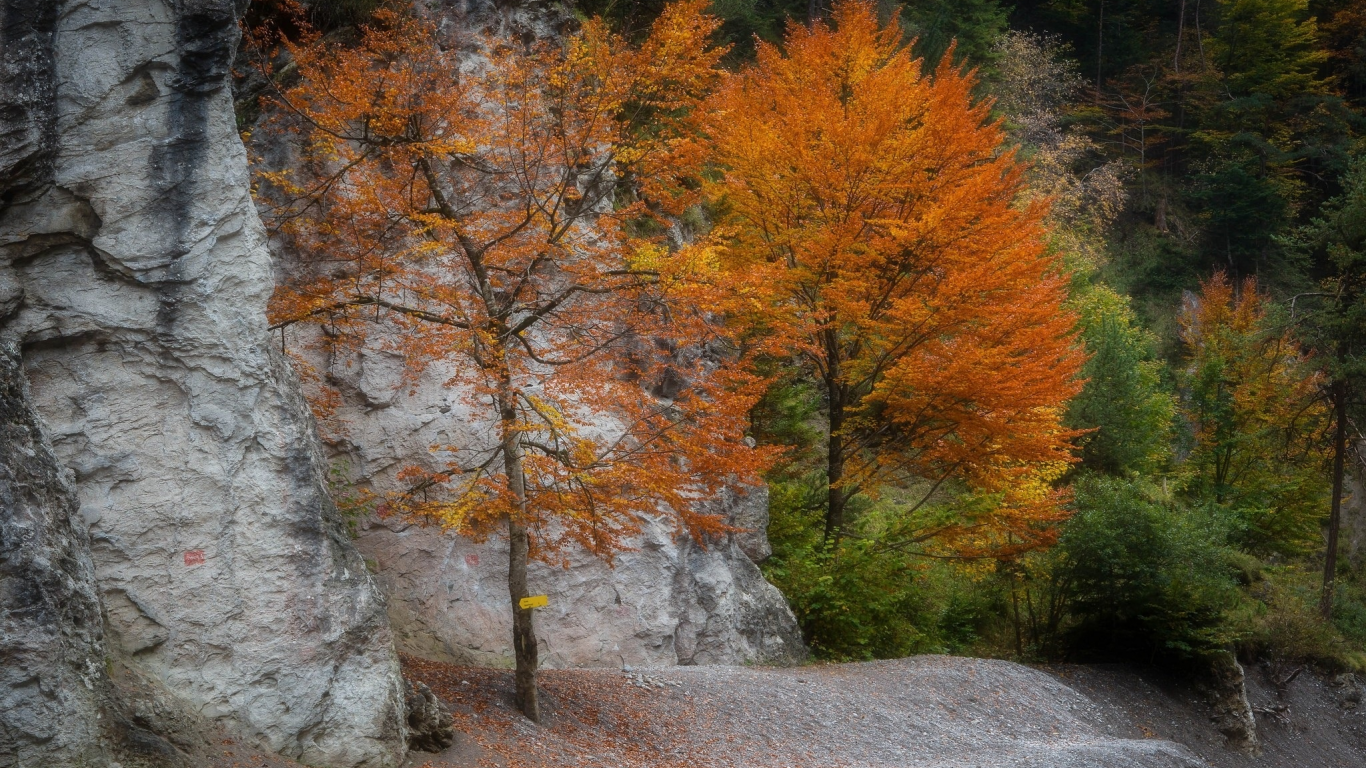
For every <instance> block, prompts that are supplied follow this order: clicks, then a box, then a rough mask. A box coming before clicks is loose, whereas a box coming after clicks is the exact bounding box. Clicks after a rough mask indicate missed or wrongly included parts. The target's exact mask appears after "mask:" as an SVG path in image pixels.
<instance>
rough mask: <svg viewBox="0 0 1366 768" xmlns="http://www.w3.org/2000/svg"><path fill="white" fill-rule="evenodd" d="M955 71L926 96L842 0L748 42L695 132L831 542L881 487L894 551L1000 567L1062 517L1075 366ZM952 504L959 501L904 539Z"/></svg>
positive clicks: (1028, 220)
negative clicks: (815, 391) (815, 414)
mask: <svg viewBox="0 0 1366 768" xmlns="http://www.w3.org/2000/svg"><path fill="white" fill-rule="evenodd" d="M951 58H952V57H951V55H946V56H945V57H944V62H943V63H942V64H941V65H940V66H939V67H938V69H936V70H935V71H934V72H933V76H932V77H931V76H927V75H926V73H924V72H922V68H921V63H920V62H919V61H917V60H914V59H913V58H912V56H911V54H910V51H909V47H907V46H904V45H902V44H901V31H900V29H899V28H898V27H897V26H896V25H894V24H889V25H887V26H879V24H878V21H877V17H876V12H875V9H874V6H873V5H872V4H870V3H866V2H856V1H854V0H845V1H844V2H841V3H839V4H837V5H836V6H835V8H834V10H833V12H832V16H831V23H830V24H828V25H827V24H826V23H815V24H813V25H812V26H811V27H810V28H809V29H808V28H806V27H803V26H800V25H797V24H790V25H789V26H788V29H787V35H786V39H785V43H784V46H783V47H782V48H779V47H778V46H774V45H769V44H764V43H760V44H759V46H758V61H757V63H756V64H755V65H753V66H752V67H750V68H748V69H746V70H745V71H744V72H742V73H740V74H739V75H737V76H734V77H731V78H728V80H727V81H726V82H725V83H724V84H723V86H722V87H721V88H720V89H719V91H718V92H717V94H716V95H715V96H714V97H713V98H712V100H711V101H710V102H709V104H708V111H707V113H706V117H705V118H704V120H703V124H704V125H703V131H704V133H705V134H706V136H707V137H708V139H709V143H710V148H711V151H712V153H713V155H714V158H715V161H716V162H717V163H718V164H719V166H720V168H721V169H722V170H723V172H724V174H723V176H722V177H721V178H720V180H719V181H716V182H715V183H713V184H712V185H711V188H710V190H709V192H710V195H711V197H712V199H713V200H714V202H715V205H716V207H717V209H718V210H720V211H722V213H723V216H722V219H721V222H720V226H719V227H718V228H717V230H716V236H717V241H718V243H719V244H721V245H723V246H724V253H725V254H726V255H727V262H728V266H729V268H730V269H732V270H733V271H734V273H735V274H736V276H737V279H736V282H737V283H738V284H740V285H743V286H745V287H746V290H747V291H748V292H749V297H750V299H751V301H752V305H753V306H754V307H755V308H756V310H755V311H754V312H753V313H751V315H750V316H749V317H748V318H747V320H748V321H749V325H750V327H751V328H753V329H757V330H761V331H763V332H765V333H767V334H768V335H767V339H768V341H767V351H768V352H769V353H770V354H771V355H773V356H774V357H775V358H791V357H795V358H796V359H797V360H799V361H800V364H801V365H803V366H804V367H805V369H806V370H809V371H810V372H812V373H813V374H814V377H815V378H816V379H817V380H818V381H819V383H820V388H821V390H822V393H821V394H822V396H823V405H824V411H825V416H826V419H827V421H828V432H827V435H828V443H827V446H826V457H825V461H824V464H825V471H826V477H827V479H828V492H827V497H826V499H825V500H824V502H825V503H824V507H825V537H826V541H827V542H835V543H838V541H839V539H840V537H841V535H842V534H843V533H844V532H845V529H846V527H847V525H848V521H847V520H846V519H845V518H846V509H847V508H848V505H849V502H850V500H851V499H852V498H854V497H855V496H857V495H859V494H869V495H872V494H877V493H878V491H879V488H883V487H889V486H895V487H900V488H903V489H905V488H920V489H922V490H923V493H922V494H920V495H919V496H918V497H917V499H918V500H917V499H912V500H911V501H908V502H906V503H905V505H904V506H903V511H904V512H905V514H903V515H902V523H901V525H900V527H899V530H897V531H896V532H895V533H894V535H893V536H892V538H893V539H894V541H891V542H889V543H888V546H893V547H899V548H918V549H920V551H924V549H923V547H924V546H927V545H928V544H929V543H930V542H938V543H940V544H942V545H945V546H949V547H950V548H951V549H952V552H953V553H954V554H957V555H981V554H987V553H992V554H997V555H1002V554H1008V553H1010V552H1018V551H1021V550H1023V549H1028V548H1031V547H1036V546H1040V545H1043V544H1046V543H1048V542H1049V541H1051V537H1052V536H1054V535H1055V533H1054V530H1053V529H1054V527H1055V526H1054V525H1053V524H1054V523H1056V522H1057V521H1058V520H1060V519H1062V518H1063V517H1064V512H1063V511H1062V510H1061V508H1060V506H1059V501H1060V499H1059V495H1058V494H1057V493H1055V492H1054V491H1052V490H1051V489H1050V485H1051V482H1052V481H1053V480H1056V479H1057V478H1058V477H1060V476H1061V475H1062V474H1063V471H1064V470H1065V468H1066V467H1067V465H1068V464H1069V462H1070V461H1071V460H1072V457H1071V453H1070V449H1071V445H1070V442H1069V441H1070V439H1071V438H1072V437H1073V436H1074V435H1075V434H1076V433H1074V432H1071V431H1069V430H1067V429H1065V428H1064V427H1063V426H1062V424H1061V418H1062V414H1063V408H1064V406H1065V404H1066V402H1067V400H1068V399H1069V398H1070V397H1071V396H1072V395H1074V394H1075V393H1076V392H1077V391H1078V389H1079V387H1080V382H1079V381H1078V380H1077V373H1078V369H1079V365H1080V363H1081V360H1082V357H1081V354H1080V353H1079V352H1078V350H1077V348H1076V344H1075V343H1074V334H1073V321H1074V318H1073V317H1072V315H1071V314H1069V313H1068V312H1066V311H1064V310H1063V309H1062V302H1063V300H1064V298H1065V296H1066V288H1065V286H1066V279H1065V276H1064V275H1063V274H1062V272H1061V271H1060V268H1059V266H1058V265H1057V263H1056V262H1055V259H1054V258H1053V257H1052V256H1051V255H1049V254H1048V253H1047V252H1046V250H1045V247H1044V233H1043V231H1042V229H1041V225H1040V220H1041V218H1042V217H1043V215H1044V212H1045V210H1044V206H1042V205H1039V204H1029V205H1026V206H1024V207H1016V206H1015V205H1014V203H1015V202H1016V201H1017V200H1018V199H1019V198H1020V192H1021V184H1022V173H1023V169H1022V168H1021V165H1020V163H1018V162H1017V161H1016V160H1015V158H1014V156H1013V154H1012V153H1010V152H1007V151H1004V150H1003V148H1002V134H1001V131H1000V129H999V128H998V127H997V126H996V125H995V124H992V123H990V122H989V120H988V110H989V105H988V104H985V103H978V104H973V102H972V96H971V92H972V85H973V79H972V77H971V75H966V74H963V73H960V72H959V71H958V70H956V69H955V68H954V67H953V66H952V65H951V63H950V60H951ZM954 487H957V488H958V489H959V490H960V491H962V492H963V493H965V494H966V495H967V496H968V497H971V498H973V499H974V501H973V502H972V503H970V504H966V505H964V506H963V507H962V508H961V509H960V512H959V513H958V514H956V515H953V516H950V517H947V518H946V517H945V516H944V515H934V516H932V517H933V519H931V520H928V521H926V520H923V519H922V520H921V521H920V522H918V523H917V522H912V521H913V520H915V519H916V518H914V513H915V512H916V511H917V510H919V509H921V507H922V506H923V505H925V504H926V503H927V502H929V501H930V500H931V498H932V497H935V494H940V495H941V496H942V494H943V493H944V491H945V490H946V489H948V488H954ZM959 498H962V497H961V496H960V497H959Z"/></svg>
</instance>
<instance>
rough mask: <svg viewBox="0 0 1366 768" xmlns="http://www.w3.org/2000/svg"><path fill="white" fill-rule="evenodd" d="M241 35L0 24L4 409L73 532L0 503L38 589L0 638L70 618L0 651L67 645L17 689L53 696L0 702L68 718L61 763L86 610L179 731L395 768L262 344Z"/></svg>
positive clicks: (72, 730)
mask: <svg viewBox="0 0 1366 768" xmlns="http://www.w3.org/2000/svg"><path fill="white" fill-rule="evenodd" d="M239 10H240V9H239V8H238V7H237V5H236V4H235V3H234V2H233V0H165V1H164V2H163V1H161V0H120V1H119V2H109V1H108V0H63V1H61V2H56V1H54V0H5V2H4V3H3V5H2V6H0V14H2V15H0V37H2V38H3V40H0V50H2V51H3V56H4V60H3V65H0V66H2V67H3V68H2V69H0V137H3V138H0V340H3V341H5V342H7V343H9V344H11V345H12V346H13V347H15V348H17V349H19V350H21V357H22V366H23V369H24V371H25V372H26V373H27V377H28V379H29V380H30V383H31V395H27V396H25V397H23V398H22V400H23V401H24V402H23V404H22V407H23V408H25V409H27V408H32V410H33V411H35V412H36V413H37V416H38V419H39V420H40V421H41V422H42V424H43V425H44V426H45V429H46V433H47V436H48V438H49V439H50V443H51V449H52V455H53V456H55V458H56V460H57V461H58V462H60V464H61V465H62V466H64V467H66V468H69V469H70V470H71V471H72V472H74V489H75V493H76V495H77V498H78V499H79V508H80V512H81V517H80V519H79V520H77V521H75V522H74V523H73V522H70V521H68V522H63V515H64V514H66V512H67V511H68V510H67V508H66V507H65V506H63V505H64V504H67V503H68V502H66V501H63V500H62V499H61V498H60V497H59V496H51V497H50V498H46V497H45V499H37V498H36V497H35V498H34V499H29V500H27V501H25V500H24V499H23V498H20V499H19V500H18V501H17V502H16V501H15V500H13V499H11V498H6V499H5V500H4V503H5V505H6V509H5V510H4V511H5V517H4V520H5V522H6V525H7V526H8V527H7V528H6V532H5V536H6V537H7V539H6V541H5V542H4V551H5V553H6V557H18V558H20V559H23V558H30V559H32V558H37V559H34V560H32V562H35V563H36V562H39V561H40V560H42V559H43V558H46V559H47V560H48V561H51V562H52V563H53V565H52V566H51V569H50V570H49V571H47V572H44V571H42V570H41V569H38V570H34V568H31V567H29V566H23V567H22V568H21V570H24V569H26V571H25V572H31V573H32V574H33V578H34V579H38V580H40V581H41V580H46V581H45V582H44V584H45V586H42V587H41V589H40V588H39V587H38V586H33V587H32V589H30V588H29V586H26V582H24V581H23V580H22V579H20V580H16V578H17V577H15V576H14V574H15V573H16V571H14V570H13V569H12V568H9V566H8V565H7V570H6V571H5V572H4V573H3V574H2V575H3V577H4V579H5V580H4V586H3V590H0V594H3V596H4V600H5V601H6V604H5V605H4V606H3V608H4V611H6V612H8V611H11V610H12V606H16V605H21V604H26V603H24V601H25V600H30V598H32V600H36V601H37V602H34V603H33V605H35V606H40V607H41V606H43V605H47V606H52V605H61V606H62V608H61V610H62V611H64V612H65V615H62V616H52V617H45V616H43V615H41V613H42V610H46V609H40V608H35V610H37V611H38V613H37V614H35V618H34V620H35V621H39V622H40V623H42V622H46V625H49V626H47V628H44V627H42V626H37V625H35V626H36V628H34V629H33V630H32V633H30V634H29V635H24V634H23V632H22V631H19V630H14V632H17V633H18V634H12V633H11V629H10V628H9V627H8V626H7V627H6V629H5V631H6V634H5V635H4V638H3V643H4V646H5V652H6V653H10V652H11V650H10V649H11V647H13V648H17V650H15V651H13V652H14V653H19V654H23V653H25V651H24V647H26V645H25V644H26V643H30V642H31V641H30V639H26V638H38V637H39V636H40V635H41V634H42V633H43V632H48V633H49V634H52V633H55V634H52V637H54V638H58V639H60V641H61V642H60V644H58V645H54V646H53V647H52V648H51V650H50V651H48V652H47V653H48V654H49V656H48V657H46V658H45V659H37V658H35V659H34V660H33V661H32V662H31V663H33V664H36V665H38V666H37V667H35V674H37V675H39V676H40V677H41V676H42V675H44V674H46V673H45V672H44V671H43V670H44V669H45V668H46V669H50V670H53V672H52V674H53V675H57V677H53V678H51V679H52V680H53V681H57V680H59V679H60V680H61V681H63V682H61V683H60V684H59V685H57V683H55V682H54V685H57V688H58V689H60V690H61V691H63V692H64V693H62V694H60V695H56V697H55V698H53V699H52V700H51V701H50V702H46V703H43V702H39V703H38V704H32V702H33V701H37V700H31V701H30V702H29V703H22V702H21V704H22V706H23V707H30V705H32V706H34V707H37V706H40V705H41V706H44V707H48V709H47V710H43V711H47V712H50V713H53V714H54V715H61V716H62V717H61V722H62V724H63V725H62V728H63V730H64V734H63V735H62V736H61V737H60V739H59V740H58V741H56V742H53V749H54V750H55V749H56V748H57V747H59V746H60V747H61V749H62V750H65V751H66V752H69V753H70V754H72V755H75V754H78V753H80V751H81V750H82V749H84V748H85V747H83V746H82V745H88V744H89V743H90V738H91V737H89V736H88V735H87V732H89V731H90V729H91V727H93V721H92V720H91V719H90V717H91V714H92V712H93V710H92V706H93V705H92V704H91V701H89V700H87V699H88V697H86V696H85V694H83V693H81V690H80V688H81V687H80V685H78V684H77V683H79V682H80V680H81V677H80V676H81V675H86V674H87V672H86V671H85V670H87V668H88V666H89V664H88V663H87V662H88V661H90V660H91V659H94V660H95V661H96V662H97V664H98V662H99V661H100V654H101V648H102V646H101V643H102V642H104V641H103V640H101V638H100V632H99V622H98V621H96V620H95V618H96V617H97V616H98V615H99V614H98V613H97V612H96V609H95V608H94V605H95V603H94V602H93V600H94V598H95V592H96V591H97V592H98V597H99V600H100V601H101V603H102V605H103V614H104V621H105V623H106V626H107V629H108V632H107V638H108V644H109V646H110V651H111V652H112V653H115V654H117V655H119V656H120V657H121V658H122V659H124V660H126V661H127V663H128V664H129V665H130V666H131V667H133V668H135V669H136V670H138V671H139V672H140V673H141V674H145V675H146V676H147V677H148V678H149V679H151V680H153V681H155V682H156V683H157V684H158V685H160V686H162V687H164V688H165V689H166V690H168V691H170V692H171V693H172V694H173V695H174V696H175V697H177V698H178V699H179V700H180V701H181V702H183V703H184V704H185V705H186V706H187V707H188V709H189V710H190V711H192V712H193V713H195V714H197V715H199V716H203V717H205V718H208V719H209V720H212V721H217V722H219V723H221V724H223V725H226V726H228V727H229V728H231V729H232V730H234V731H236V732H238V733H241V734H244V735H246V736H248V737H249V738H251V739H253V740H256V741H259V742H261V743H262V744H264V745H265V746H267V747H268V748H270V749H272V750H274V751H277V752H280V753H281V754H284V755H287V756H290V757H294V758H297V759H300V760H303V761H306V762H309V763H312V764H326V765H337V766H359V765H365V766H383V765H394V764H396V763H397V762H398V761H399V760H400V759H401V757H402V754H403V749H404V742H405V733H404V725H403V722H404V711H403V687H402V682H401V679H400V677H399V672H398V665H397V659H396V656H395V653H394V648H393V642H392V637H391V634H390V631H389V628H388V623H387V621H386V618H385V609H384V604H383V600H382V598H381V596H380V593H379V591H378V589H377V587H376V584H375V582H374V580H373V579H372V577H371V576H370V575H369V573H368V572H367V570H366V566H365V564H364V563H363V561H362V559H361V557H360V555H359V554H358V553H357V552H356V550H355V548H354V547H353V546H352V544H351V542H350V540H349V539H348V537H347V535H346V532H345V528H344V526H343V524H342V522H341V520H340V518H339V517H338V515H337V512H336V509H335V507H334V506H333V505H332V503H331V501H330V500H329V498H328V496H327V492H326V485H325V474H324V469H323V463H322V458H321V455H320V453H319V452H318V450H317V443H316V439H315V437H314V427H313V423H312V421H311V416H310V415H309V412H308V409H307V407H306V406H305V405H304V403H303V400H302V398H301V397H300V395H299V393H298V389H297V384H296V382H295V380H294V377H293V375H292V373H291V372H290V371H289V369H288V366H287V365H285V363H284V362H283V359H282V358H281V357H280V356H279V354H278V352H276V351H275V349H274V347H272V346H271V345H270V342H269V337H268V334H267V331H266V324H265V315H264V306H265V301H266V299H267V297H268V296H269V294H270V292H271V290H272V285H273V279H272V274H271V268H270V263H269V255H268V253H267V250H266V247H265V237H264V232H263V230H262V228H261V225H260V222H259V220H258V219H257V216H256V213H255V210H254V208H253V207H252V202H251V199H250V195H249V188H248V178H247V169H246V156H245V153H244V151H243V149H242V145H241V143H240V141H239V139H238V137H237V132H236V126H235V124H234V118H233V111H232V103H231V94H230V89H229V88H228V87H227V86H228V78H229V74H230V65H231V61H232V57H233V53H234V51H235V49H236V46H237V41H238V27H237V19H236V14H237V12H238V11H239ZM3 375H4V376H5V377H7V378H5V385H6V391H7V392H9V393H13V392H17V391H19V390H17V389H15V387H16V386H17V385H15V384H14V382H15V381H17V374H16V373H15V372H14V371H13V369H12V368H7V369H5V371H4V373H3ZM11 400H13V398H11ZM14 402H18V401H14ZM7 407H10V408H11V410H13V411H14V412H16V413H17V412H18V410H17V409H18V408H20V406H19V405H14V406H7ZM30 442H32V440H31V439H30ZM16 446H17V448H16ZM4 449H5V452H7V453H11V452H12V451H14V450H20V452H22V450H23V448H22V446H20V445H18V444H17V443H15V444H9V443H8V441H7V444H6V445H5V446H4ZM33 450H37V449H33ZM9 458H12V457H9ZM24 461H25V460H24V459H23V457H20V460H19V463H18V464H8V465H7V466H10V467H19V468H20V469H23V468H24V467H26V466H29V465H28V464H24ZM29 464H32V462H31V461H30V462H29ZM9 482H10V483H11V484H15V483H17V485H16V486H15V487H23V488H28V489H30V490H29V491H26V493H29V494H30V495H32V494H33V493H37V492H40V491H41V490H42V489H43V488H45V487H50V488H52V489H56V490H54V491H53V492H54V493H56V492H57V491H58V490H60V488H59V485H57V484H54V483H55V482H56V481H53V480H50V478H49V479H46V480H43V483H46V485H44V484H42V483H40V484H39V485H36V486H35V485H33V484H32V483H28V482H26V481H23V480H22V479H18V480H16V479H15V477H14V476H11V477H10V478H9ZM34 488H37V489H39V490H38V491H33V490H32V489H34ZM16 503H19V504H20V506H17V507H16V506H15V504H16ZM24 520H29V521H30V523H25V522H24ZM33 521H36V522H33ZM25 525H27V526H28V527H27V528H25V527H24V526H25ZM16 526H18V527H16ZM82 526H88V528H89V539H88V541H89V545H88V547H87V544H86V539H85V538H84V537H85V534H84V532H83V531H82V530H81V527H82ZM16 531H17V533H16ZM14 536H18V537H19V542H20V544H22V546H18V545H16V544H15V543H14V542H13V541H11V539H13V537H14ZM35 537H36V538H35ZM42 537H47V540H48V542H49V543H47V544H43V543H42ZM16 546H18V548H17V549H16V548H15V547H16ZM35 553H36V554H35ZM85 558H88V560H87V559H85ZM7 562H8V561H7ZM16 562H17V561H16ZM86 563H88V565H87V564H86ZM92 567H93V581H91V579H90V578H88V577H89V576H90V569H91V568H92ZM45 574H46V575H45ZM34 583H35V584H37V582H34ZM34 590H37V591H36V592H35V591H34ZM59 593H61V595H66V597H61V595H59ZM54 601H55V602H54ZM21 618H22V617H21ZM35 633H36V634H35ZM32 642H36V640H32ZM43 665H47V666H46V667H44V666H43ZM5 670H6V673H7V678H6V681H5V682H6V683H8V684H10V685H11V686H13V685H18V684H22V683H23V682H24V681H22V680H18V679H17V678H16V680H14V681H11V680H9V679H8V677H9V675H8V673H10V672H12V671H13V668H11V667H10V665H9V663H8V659H7V663H6V667H5ZM90 674H94V673H93V672H91V673H90ZM63 676H64V677H63ZM43 679H44V680H46V679H47V678H43ZM4 695H6V694H4V693H0V696H4ZM24 695H27V694H24ZM24 711H26V710H23V709H16V710H14V712H15V713H16V714H15V717H18V718H21V719H22V717H25V716H24V715H23V712H24ZM32 711H34V712H38V711H39V710H38V709H33V710H32ZM9 725H10V722H9V720H7V721H6V726H7V727H8V726H9ZM82 729H85V730H82ZM32 733H37V732H36V731H35V732H32ZM0 737H3V738H4V739H6V741H7V742H8V741H10V740H12V739H13V738H15V737H14V735H13V734H12V733H5V734H0ZM33 738H43V737H42V736H41V734H39V735H36V736H33ZM53 738H58V737H55V736H54V737H53ZM61 739H66V740H67V741H61ZM68 742H69V744H68ZM3 753H4V749H3V748H0V754H3ZM54 754H56V752H54ZM21 764H27V763H22V761H21ZM38 764H41V763H38ZM51 764H54V765H59V764H64V763H63V762H62V760H61V759H59V758H57V757H53V758H52V759H51Z"/></svg>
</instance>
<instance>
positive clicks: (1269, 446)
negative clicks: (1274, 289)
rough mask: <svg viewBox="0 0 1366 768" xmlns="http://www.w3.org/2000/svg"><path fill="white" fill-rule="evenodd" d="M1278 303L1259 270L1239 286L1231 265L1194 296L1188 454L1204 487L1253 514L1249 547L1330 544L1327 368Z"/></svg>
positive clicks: (1189, 324)
mask: <svg viewBox="0 0 1366 768" xmlns="http://www.w3.org/2000/svg"><path fill="white" fill-rule="evenodd" d="M1270 307H1271V305H1270V301H1269V300H1268V298H1267V297H1266V296H1265V295H1264V294H1262V293H1259V292H1258V290H1257V282H1256V280H1255V279H1253V278H1247V279H1246V280H1244V281H1242V284H1241V285H1239V286H1237V287H1236V288H1235V286H1234V284H1233V282H1232V281H1231V280H1229V278H1228V276H1227V275H1226V274H1224V273H1223V272H1218V273H1215V275H1214V276H1213V277H1211V278H1210V279H1209V280H1207V281H1205V282H1203V283H1201V286H1200V294H1199V296H1187V298H1186V301H1185V306H1183V307H1182V312H1181V316H1180V322H1181V339H1182V341H1184V342H1185V343H1186V346H1187V349H1188V350H1189V352H1190V359H1189V367H1188V369H1187V370H1186V371H1184V372H1183V373H1184V378H1185V380H1186V384H1187V386H1188V387H1189V392H1190V396H1189V397H1188V398H1187V402H1186V407H1187V413H1188V416H1189V419H1190V421H1191V425H1192V427H1193V428H1194V432H1195V434H1194V437H1195V445H1194V446H1193V447H1192V450H1191V453H1190V456H1189V458H1188V460H1187V461H1188V463H1189V464H1190V465H1191V466H1193V467H1195V468H1196V469H1197V472H1196V473H1195V476H1194V479H1195V482H1196V483H1197V484H1199V485H1200V486H1203V487H1202V488H1201V490H1204V491H1206V492H1208V495H1209V497H1210V498H1213V499H1214V500H1215V501H1217V502H1218V503H1220V504H1224V505H1227V506H1228V507H1230V508H1232V509H1233V510H1234V511H1235V512H1237V513H1238V514H1239V515H1241V516H1242V517H1243V518H1244V520H1245V523H1246V525H1245V528H1246V530H1245V531H1243V536H1244V537H1245V542H1244V543H1245V544H1246V545H1247V546H1249V547H1252V548H1254V549H1256V550H1260V551H1267V550H1276V549H1280V550H1282V551H1286V552H1290V553H1295V552H1296V551H1301V552H1302V551H1308V550H1311V549H1312V548H1313V547H1316V546H1319V545H1321V543H1322V538H1321V532H1320V529H1319V525H1320V522H1321V518H1322V511H1323V509H1324V508H1325V507H1326V506H1327V504H1326V500H1325V496H1326V493H1327V485H1326V480H1325V477H1324V473H1323V471H1322V470H1323V467H1324V465H1325V464H1326V463H1327V453H1328V450H1329V449H1328V443H1327V441H1325V440H1324V439H1323V436H1324V435H1325V434H1327V433H1328V431H1329V425H1330V423H1331V422H1332V418H1331V416H1330V413H1329V409H1328V406H1327V403H1325V402H1324V398H1323V397H1322V393H1323V387H1324V385H1325V380H1324V376H1323V373H1322V372H1321V371H1319V370H1318V369H1317V367H1316V366H1315V365H1314V364H1313V361H1312V360H1310V359H1309V358H1308V357H1307V355H1306V354H1305V353H1304V351H1303V350H1302V347H1301V345H1300V344H1299V342H1298V341H1297V340H1296V339H1295V337H1294V336H1293V335H1292V333H1291V332H1290V330H1288V329H1287V328H1285V327H1279V328H1278V327H1276V324H1275V323H1274V322H1273V321H1272V317H1271V315H1270V311H1269V310H1270Z"/></svg>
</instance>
